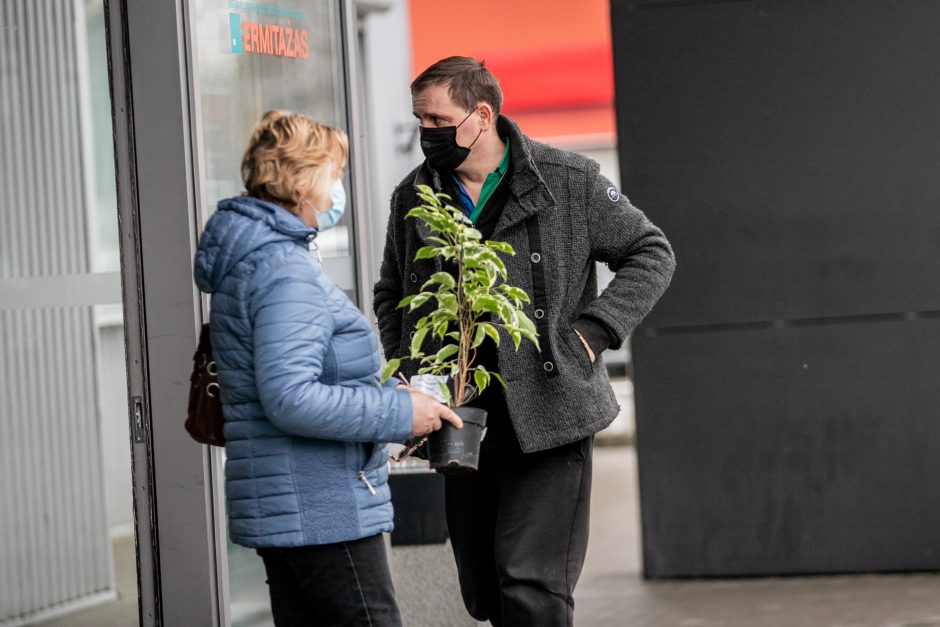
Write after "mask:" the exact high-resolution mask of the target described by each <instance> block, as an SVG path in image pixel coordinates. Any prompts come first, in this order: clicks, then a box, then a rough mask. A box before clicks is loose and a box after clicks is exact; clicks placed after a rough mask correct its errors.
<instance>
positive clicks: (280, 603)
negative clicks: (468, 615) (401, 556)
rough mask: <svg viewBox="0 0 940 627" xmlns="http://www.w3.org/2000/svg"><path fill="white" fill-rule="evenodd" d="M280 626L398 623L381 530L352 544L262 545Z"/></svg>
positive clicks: (396, 625)
mask: <svg viewBox="0 0 940 627" xmlns="http://www.w3.org/2000/svg"><path fill="white" fill-rule="evenodd" d="M258 555H260V556H261V558H262V559H263V560H264V568H265V570H266V571H267V574H268V588H269V590H270V593H271V611H272V613H273V614H274V624H275V625H277V627H294V626H297V627H299V626H301V625H303V626H305V627H309V626H311V625H329V626H330V627H332V626H334V625H335V626H337V627H338V626H340V625H348V626H350V627H352V626H356V627H358V626H360V625H362V626H366V625H368V626H371V627H399V626H400V625H401V614H400V613H399V611H398V604H397V603H396V602H395V589H394V588H393V587H392V575H391V573H390V572H389V569H388V559H387V557H386V554H385V542H384V541H383V540H382V536H381V534H379V535H375V536H372V537H369V538H363V539H362V540H355V541H352V542H338V543H336V544H322V545H317V546H301V547H288V548H263V549H258Z"/></svg>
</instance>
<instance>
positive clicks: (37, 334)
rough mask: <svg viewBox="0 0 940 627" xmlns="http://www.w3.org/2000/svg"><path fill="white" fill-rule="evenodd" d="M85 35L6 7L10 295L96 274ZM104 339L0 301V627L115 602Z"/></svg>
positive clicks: (60, 19)
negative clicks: (101, 370)
mask: <svg viewBox="0 0 940 627" xmlns="http://www.w3.org/2000/svg"><path fill="white" fill-rule="evenodd" d="M84 28H85V24H84V4H83V1H82V0H0V286H2V284H3V281H4V280H5V279H9V280H17V279H19V280H23V279H34V278H39V277H56V276H69V275H82V274H86V273H88V272H89V271H90V266H89V249H88V232H89V220H90V219H91V218H90V217H89V202H88V194H87V192H88V190H87V186H86V178H87V176H86V173H85V172H84V170H83V168H84V167H86V159H85V157H84V156H83V145H82V135H83V133H82V124H83V117H82V114H83V109H82V103H83V98H82V89H83V88H84V87H83V81H84V80H85V79H84V76H86V75H87V67H85V66H84V63H85V61H84V59H85V51H84V34H83V33H84ZM85 113H86V114H87V112H85ZM86 148H87V147H86ZM2 293H3V292H2V290H0V294H2ZM94 337H95V327H94V321H93V319H92V308H91V307H90V306H58V307H42V308H30V307H27V306H23V307H18V305H17V303H11V302H4V303H0V625H13V624H21V623H24V622H28V621H29V620H31V619H32V618H36V617H37V616H40V615H49V614H51V613H54V612H56V611H57V610H65V609H67V608H68V607H70V606H72V605H80V604H84V603H87V602H88V601H89V600H90V599H94V598H103V597H106V596H109V595H111V596H113V588H114V585H113V572H112V557H111V544H110V541H109V538H108V524H107V514H106V504H105V495H104V485H103V474H102V458H101V434H100V432H99V430H100V426H99V425H100V420H99V407H98V397H97V392H96V390H97V384H96V376H97V375H96V363H95V361H96V358H95V346H94Z"/></svg>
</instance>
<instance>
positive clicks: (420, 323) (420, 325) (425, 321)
mask: <svg viewBox="0 0 940 627" xmlns="http://www.w3.org/2000/svg"><path fill="white" fill-rule="evenodd" d="M429 319H430V318H429V316H422V317H421V318H418V321H417V322H416V323H415V330H418V329H423V328H424V327H426V326H427V325H428V320H429Z"/></svg>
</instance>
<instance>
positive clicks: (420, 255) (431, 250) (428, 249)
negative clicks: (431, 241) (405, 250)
mask: <svg viewBox="0 0 940 627" xmlns="http://www.w3.org/2000/svg"><path fill="white" fill-rule="evenodd" d="M439 252H440V249H439V248H435V247H434V246H422V247H421V248H419V249H418V252H416V253H415V261H418V260H420V259H431V258H433V257H436V256H437V254H438V253H439Z"/></svg>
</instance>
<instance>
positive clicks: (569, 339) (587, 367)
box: [562, 324, 596, 379]
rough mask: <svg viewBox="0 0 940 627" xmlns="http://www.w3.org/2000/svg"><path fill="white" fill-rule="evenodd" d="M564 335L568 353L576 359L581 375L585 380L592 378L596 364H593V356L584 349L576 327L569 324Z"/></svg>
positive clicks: (564, 330)
mask: <svg viewBox="0 0 940 627" xmlns="http://www.w3.org/2000/svg"><path fill="white" fill-rule="evenodd" d="M562 333H563V334H564V336H565V337H564V339H565V343H566V344H567V345H568V351H569V353H570V354H571V355H572V357H573V358H574V361H575V363H576V364H577V366H578V367H579V368H580V369H581V374H582V375H583V376H584V378H585V379H589V378H591V376H592V375H593V374H594V366H595V363H596V362H595V363H591V356H590V355H588V352H587V350H586V349H585V348H584V345H583V344H582V343H581V339H580V338H579V337H578V333H577V332H576V331H575V330H574V326H573V325H571V324H568V325H566V326H565V327H564V329H562Z"/></svg>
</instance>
